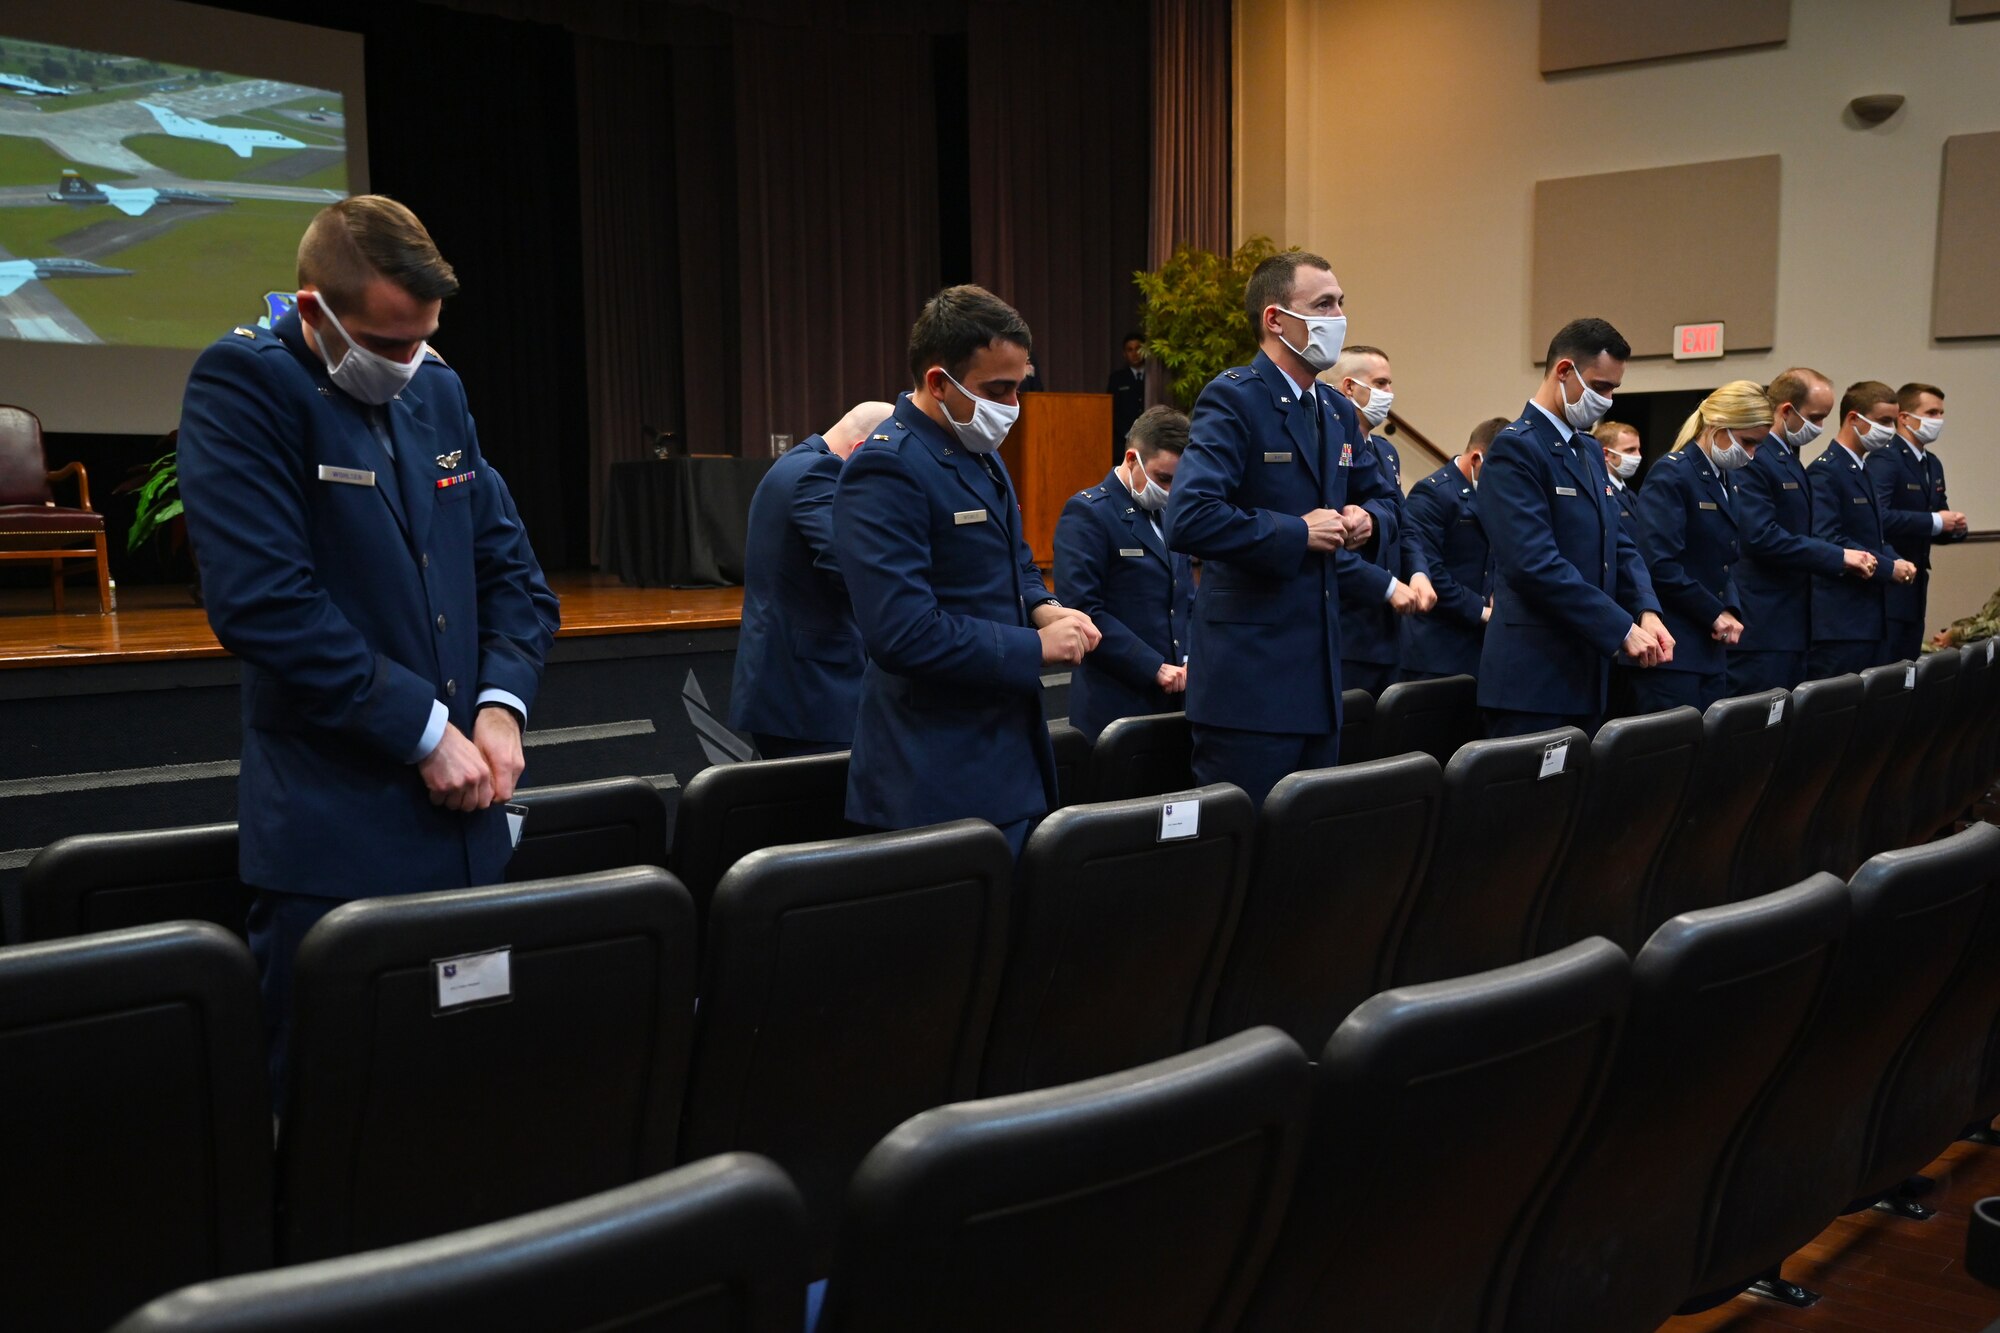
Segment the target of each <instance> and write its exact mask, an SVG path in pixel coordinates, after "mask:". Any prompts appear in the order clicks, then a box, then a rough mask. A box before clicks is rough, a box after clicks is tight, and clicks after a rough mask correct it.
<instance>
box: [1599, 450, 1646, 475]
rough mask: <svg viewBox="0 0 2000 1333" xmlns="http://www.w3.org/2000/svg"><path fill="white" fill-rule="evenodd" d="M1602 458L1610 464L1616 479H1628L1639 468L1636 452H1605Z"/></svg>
mask: <svg viewBox="0 0 2000 1333" xmlns="http://www.w3.org/2000/svg"><path fill="white" fill-rule="evenodd" d="M1604 458H1605V461H1606V462H1608V463H1610V464H1611V470H1612V471H1613V472H1616V473H1617V474H1618V480H1620V481H1630V480H1631V479H1632V474H1633V473H1634V472H1637V471H1638V470H1639V455H1637V454H1621V453H1617V452H1615V451H1614V452H1611V453H1607V454H1605V455H1604Z"/></svg>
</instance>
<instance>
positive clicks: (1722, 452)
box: [1708, 430, 1750, 472]
mask: <svg viewBox="0 0 2000 1333" xmlns="http://www.w3.org/2000/svg"><path fill="white" fill-rule="evenodd" d="M1722 433H1723V434H1724V435H1727V436H1728V437H1729V447H1728V448H1727V449H1720V448H1717V447H1716V446H1717V445H1718V444H1720V443H1721V441H1719V440H1710V441H1709V444H1708V449H1709V453H1708V456H1709V457H1710V458H1712V459H1714V460H1715V466H1716V467H1717V468H1719V469H1721V470H1722V471H1724V472H1734V471H1735V470H1736V469H1737V468H1740V467H1748V466H1750V451H1749V450H1748V449H1745V448H1744V447H1743V441H1741V440H1739V439H1737V438H1736V432H1735V431H1733V430H1724V431H1723V432H1722Z"/></svg>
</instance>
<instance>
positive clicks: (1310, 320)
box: [1278, 306, 1347, 373]
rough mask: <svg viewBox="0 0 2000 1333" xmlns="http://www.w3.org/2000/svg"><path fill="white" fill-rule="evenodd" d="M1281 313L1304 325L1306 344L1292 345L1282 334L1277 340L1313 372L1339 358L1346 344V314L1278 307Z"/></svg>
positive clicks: (1327, 366) (1328, 365) (1326, 366)
mask: <svg viewBox="0 0 2000 1333" xmlns="http://www.w3.org/2000/svg"><path fill="white" fill-rule="evenodd" d="M1278 313H1279V314H1281V315H1290V316H1291V317H1292V318H1293V319H1296V320H1298V321H1300V322H1301V323H1303V324H1304V325H1305V326H1306V345H1305V346H1304V347H1292V344H1291V341H1290V340H1289V339H1288V338H1286V337H1285V335H1284V334H1282V333H1281V334H1279V335H1278V341H1279V342H1281V343H1284V344H1285V346H1286V347H1288V348H1291V351H1292V353H1293V354H1294V355H1295V356H1297V357H1298V358H1299V360H1301V361H1303V362H1305V363H1306V364H1307V365H1309V366H1311V367H1312V368H1313V371H1314V373H1318V372H1319V371H1322V370H1325V369H1327V368H1329V367H1330V366H1332V365H1333V363H1334V362H1336V361H1338V360H1340V349H1341V348H1343V347H1345V346H1346V345H1347V316H1345V315H1301V314H1299V313H1298V312H1297V311H1296V310H1287V309H1285V308H1284V307H1283V306H1279V307H1278Z"/></svg>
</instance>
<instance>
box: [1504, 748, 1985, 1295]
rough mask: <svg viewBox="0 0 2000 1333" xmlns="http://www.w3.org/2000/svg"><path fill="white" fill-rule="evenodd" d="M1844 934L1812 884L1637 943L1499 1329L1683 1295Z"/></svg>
mask: <svg viewBox="0 0 2000 1333" xmlns="http://www.w3.org/2000/svg"><path fill="white" fill-rule="evenodd" d="M1676 711H1683V710H1676ZM1684 711H1687V712H1689V713H1692V711H1693V710H1691V709H1689V710H1684ZM1846 926H1847V886H1846V885H1845V884H1843V883H1842V882H1841V881H1840V880H1839V879H1837V878H1835V877H1834V876H1832V875H1817V876H1815V877H1813V878H1812V879H1809V880H1807V881H1806V882H1804V883H1803V884H1799V885H1795V886H1794V887H1792V888H1789V889H1781V890H1779V891H1778V892H1776V893H1773V894H1769V895H1766V896H1764V897H1761V898H1752V899H1750V900H1748V901H1746V902H1740V903H1731V904H1729V905H1727V906H1724V907H1711V908H1708V909H1706V910H1704V911H1699V912H1690V913H1688V914H1687V915H1685V916H1678V917H1675V918H1674V919H1673V920H1672V921H1669V922H1667V923H1666V924H1665V925H1663V926H1661V927H1660V929H1659V930H1658V931H1656V932H1655V933H1654V935H1653V937H1652V939H1650V940H1648V941H1647V942H1646V945H1645V947H1644V948H1643V949H1641V950H1640V951H1639V954H1638V956H1637V957H1636V958H1635V959H1634V960H1633V963H1632V1001H1631V1009H1630V1012H1629V1014H1628V1015H1627V1018H1626V1021H1625V1031H1624V1034H1623V1036H1622V1037H1621V1038H1620V1039H1619V1043H1618V1055H1617V1058H1616V1059H1615V1060H1614V1061H1613V1062H1612V1068H1611V1074H1610V1077H1609V1079H1608V1080H1607V1082H1606V1084H1605V1088H1604V1095H1603V1097H1602V1099H1601V1100H1600V1101H1599V1102H1598V1105H1597V1110H1596V1111H1595V1113H1594V1114H1592V1116H1591V1117H1590V1124H1589V1129H1588V1130H1587V1131H1586V1132H1585V1135H1584V1138H1583V1142H1582V1144H1581V1146H1579V1147H1578V1149H1577V1152H1576V1156H1575V1157H1573V1158H1572V1159H1571V1161H1570V1163H1569V1166H1568V1168H1567V1169H1566V1170H1565V1171H1564V1172H1563V1173H1562V1176H1561V1178H1560V1180H1559V1181H1558V1182H1557V1184H1556V1188H1555V1190H1554V1192H1553V1193H1552V1194H1551V1195H1550V1196H1549V1200H1548V1203H1547V1205H1546V1206H1545V1207H1544V1208H1543V1210H1542V1216H1541V1221H1540V1222H1539V1223H1538V1224H1537V1225H1536V1228H1535V1232H1534V1237H1533V1239H1532V1240H1531V1241H1530V1242H1529V1245H1528V1247H1527V1250H1526V1252H1525V1254H1524V1257H1523V1259H1522V1262H1521V1269H1520V1272H1519V1273H1518V1275H1517V1276H1516V1279H1515V1284H1514V1291H1513V1299H1512V1302H1511V1305H1510V1308H1509V1313H1508V1317H1507V1323H1506V1327H1507V1328H1508V1329H1511V1330H1516V1333H1652V1330H1654V1329H1655V1328H1658V1327H1659V1325H1660V1323H1661V1322H1662V1321H1663V1320H1666V1319H1668V1318H1670V1317H1671V1316H1672V1315H1673V1313H1674V1311H1675V1310H1676V1309H1678V1308H1679V1307H1680V1304H1681V1302H1682V1301H1684V1300H1685V1299H1687V1297H1688V1295H1689V1288H1690V1285H1691V1284H1692V1283H1693V1281H1694V1278H1695V1265H1696V1263H1697V1262H1698V1260H1699V1259H1700V1252H1701V1251H1700V1247H1701V1237H1702V1230H1703V1227H1704V1226H1705V1224H1706V1221H1707V1207H1708V1196H1709V1189H1710V1187H1711V1184H1712V1182H1713V1181H1714V1178H1715V1175H1716V1170H1717V1167H1718V1165H1719V1164H1721V1163H1722V1162H1724V1161H1726V1160H1727V1157H1728V1154H1729V1150H1730V1147H1731V1142H1732V1138H1733V1135H1734V1133H1735V1130H1736V1127H1737V1125H1738V1124H1739V1123H1740V1122H1741V1121H1742V1119H1743V1117H1744V1116H1745V1115H1746V1114H1748V1112H1749V1111H1750V1109H1751V1107H1752V1106H1754V1105H1755V1103H1756V1100H1757V1098H1758V1096H1759V1094H1760V1093H1761V1092H1762V1091H1763V1090H1764V1088H1765V1087H1766V1086H1767V1085H1768V1084H1769V1083H1770V1082H1771V1080H1772V1079H1773V1078H1774V1077H1775V1076H1776V1074H1777V1071H1778V1069H1779V1068H1780V1067H1781V1066H1782V1065H1783V1063H1784V1060H1785V1058H1786V1056H1787V1055H1788V1054H1789V1053H1790V1051H1791V1050H1792V1048H1793V1047H1794V1046H1795V1045H1796V1044H1797V1042H1798V1039H1799V1035H1800V1033H1801V1031H1802V1030H1803V1028H1804V1025H1805V1022H1806V1020H1807V1018H1808V1016H1809V1015H1810V1014H1811V1013H1812V1008H1813V1005H1814V1004H1815V1002H1816V1001H1817V1000H1818V999H1819V995H1820V992H1821V989H1822V987H1823V986H1824V984H1825V981H1826V978H1827V976H1828V975H1829V973H1830V972H1831V970H1832V963H1833V958H1834V952H1835V950H1836V948H1837V947H1838V943H1839V940H1840V937H1841V934H1842V932H1843V931H1844V930H1845V929H1846ZM1954 1128H1955V1127H1954ZM1947 1137H1949V1135H1947Z"/></svg>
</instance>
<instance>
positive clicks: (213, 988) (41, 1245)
mask: <svg viewBox="0 0 2000 1333" xmlns="http://www.w3.org/2000/svg"><path fill="white" fill-rule="evenodd" d="M0 1197H4V1199H5V1207H6V1210H7V1220H6V1223H5V1225H4V1227H0V1232H4V1234H5V1238H6V1239H5V1243H4V1244H0V1323H4V1324H5V1325H6V1327H7V1328H9V1329H20V1330H22V1331H23V1333H26V1330H29V1329H33V1330H35V1331H36V1333H66V1330H71V1329H77V1330H84V1329H88V1330H92V1331H93V1333H94V1331H95V1330H97V1329H101V1328H103V1327H104V1326H105V1325H107V1324H109V1323H110V1322H111V1321H112V1320H114V1319H116V1318H118V1317H119V1316H120V1315H122V1314H124V1313H125V1312H126V1311H128V1310H130V1309H132V1308H133V1307H134V1306H136V1305H138V1304H140V1303H141V1302H143V1301H146V1300H150V1299H151V1298H152V1297H154V1296H157V1295H159V1294H160V1293H161V1292H163V1291H171V1290H173V1289H174V1288H175V1287H179V1286H183V1285H185V1284H186V1283H189V1282H198V1281H201V1280H202V1279H204V1278H210V1277H217V1276H221V1275H223V1274H228V1273H243V1272H250V1271H252V1270H255V1269H258V1268H263V1267H265V1266H267V1265H269V1263H270V1262H271V1102H270V1096H269V1093H268V1092H267V1090H266V1087H265V1082H264V1025H263V1019H262V1018H261V1017H260V1016H259V1011H258V1000H257V970H256V966H255V965H254V964H253V963H252V962H251V961H250V953H249V950H247V949H246V948H244V946H243V943H242V941H240V940H237V939H235V938H233V937H231V936H230V935H228V934H227V933H225V932H224V931H223V930H221V929H220V928H218V927H216V926H213V925H208V924H198V923H194V922H180V923H176V924H173V925H159V926H141V927H137V928H134V929H130V930H121V931H115V932H111V933H108V934H102V935H92V936H88V937H85V938H79V939H66V940H57V941H54V942H50V943H43V944H23V945H17V946H15V947H13V948H9V949H0Z"/></svg>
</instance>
